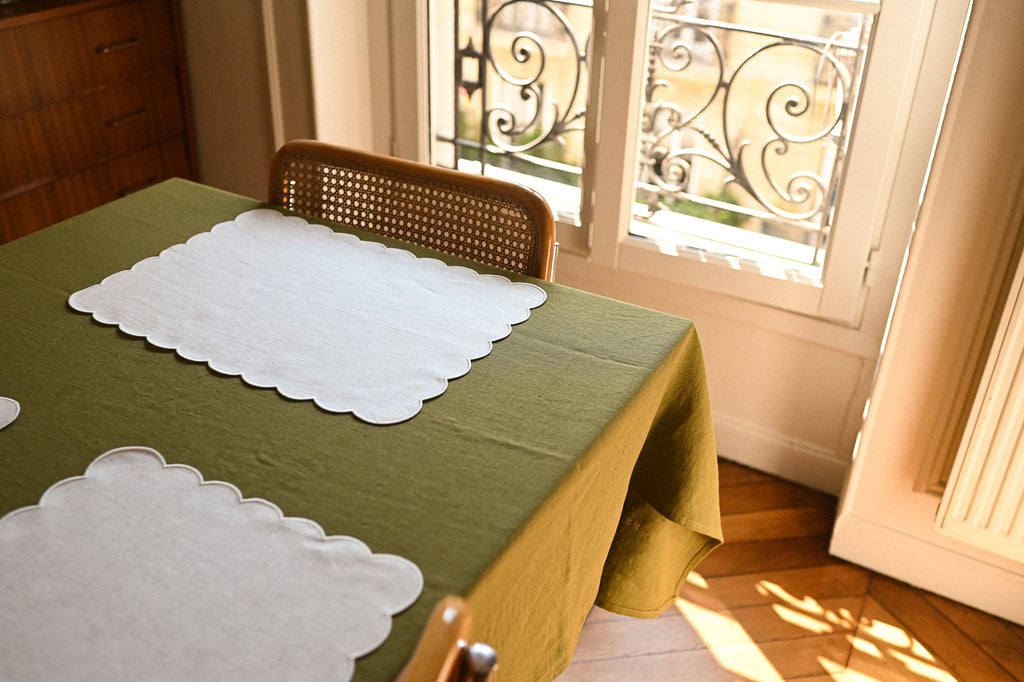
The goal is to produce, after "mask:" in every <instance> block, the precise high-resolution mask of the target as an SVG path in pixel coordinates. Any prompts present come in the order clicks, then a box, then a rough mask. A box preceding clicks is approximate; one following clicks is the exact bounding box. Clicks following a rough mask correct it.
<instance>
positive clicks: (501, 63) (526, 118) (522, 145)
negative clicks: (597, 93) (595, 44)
mask: <svg viewBox="0 0 1024 682" xmlns="http://www.w3.org/2000/svg"><path fill="white" fill-rule="evenodd" d="M591 6H592V3H591V2H589V1H581V0H568V1H565V0H562V1H559V2H555V1H553V0H505V1H504V2H501V3H500V4H498V5H497V6H496V7H495V8H494V9H493V10H492V9H491V7H490V3H489V2H487V0H480V18H479V20H480V26H481V28H482V32H481V43H482V44H481V47H480V48H479V49H477V48H476V47H475V45H474V43H473V40H472V38H471V37H470V38H469V39H467V41H466V43H465V45H464V46H463V47H461V48H459V49H458V50H457V56H456V71H455V82H456V87H457V88H459V89H461V91H462V92H463V93H465V99H464V101H463V104H465V102H468V101H469V100H470V99H471V98H472V97H473V96H474V95H475V94H476V93H477V92H478V91H479V95H480V97H479V101H478V108H477V109H476V111H477V113H476V114H471V115H472V116H473V118H477V117H478V118H477V120H479V121H480V129H479V137H478V139H476V140H473V139H465V138H463V139H456V140H454V143H455V144H456V146H457V147H460V146H461V147H468V148H470V149H474V150H476V152H477V156H478V158H479V161H480V163H481V167H483V166H484V165H485V164H487V163H488V162H489V161H488V159H491V161H490V162H492V163H493V162H495V159H499V158H500V157H515V158H518V159H521V160H527V161H531V160H533V159H532V156H531V153H536V152H537V151H538V150H539V149H540V148H541V147H542V146H543V145H546V144H550V143H554V144H556V145H558V146H559V147H562V146H564V144H565V135H566V134H568V133H573V132H582V131H583V128H584V116H585V99H586V94H585V92H583V88H584V87H585V77H586V72H587V67H588V42H589V37H588V38H587V39H581V38H580V36H579V35H578V31H577V29H576V28H575V27H574V25H573V23H572V21H571V20H570V18H569V17H568V16H567V14H566V12H565V11H564V9H563V8H567V7H582V8H588V9H589V8H590V7H591ZM456 7H457V5H456ZM457 11H458V10H457ZM524 15H526V16H528V18H529V20H528V21H523V19H522V17H523V16H524ZM523 26H529V27H530V28H529V29H527V28H523ZM456 40H459V37H458V36H456ZM559 44H560V47H561V48H562V49H561V50H560V53H561V54H563V55H565V54H566V53H567V54H568V57H564V56H563V57H562V58H560V59H559V60H558V63H557V66H555V60H554V59H552V58H551V55H552V52H553V49H552V46H553V45H559ZM465 58H469V59H471V60H473V61H475V62H476V67H477V68H476V70H475V72H474V73H471V74H468V73H466V69H465V68H464V67H463V64H462V62H463V60H464V59H465ZM457 115H460V116H463V117H465V116H466V113H465V112H462V111H459V112H457ZM464 127H465V126H460V129H461V128H464ZM456 156H457V158H461V157H463V156H469V155H468V154H463V153H461V152H460V151H459V150H458V149H457V150H456ZM547 156H557V155H551V154H548V155H547ZM533 161H534V162H536V161H535V160H533Z"/></svg>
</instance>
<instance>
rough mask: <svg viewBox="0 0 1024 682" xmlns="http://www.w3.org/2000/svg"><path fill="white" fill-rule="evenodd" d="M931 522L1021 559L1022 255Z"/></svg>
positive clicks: (1023, 438) (1023, 432)
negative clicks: (961, 440)
mask: <svg viewBox="0 0 1024 682" xmlns="http://www.w3.org/2000/svg"><path fill="white" fill-rule="evenodd" d="M936 528H937V529H938V530H939V531H941V532H943V533H946V534H947V535H950V536H953V537H955V538H957V539H958V540H961V541H963V542H967V543H969V544H971V545H974V546H977V547H982V548H985V549H988V550H990V551H993V552H996V553H998V554H1001V555H1003V556H1005V557H1009V558H1012V559H1015V560H1017V561H1024V261H1022V263H1021V264H1019V265H1018V267H1017V273H1016V276H1015V277H1014V282H1013V285H1012V288H1011V290H1010V293H1009V295H1008V297H1007V303H1006V308H1005V311H1004V313H1003V318H1002V320H1001V321H1000V324H999V328H998V329H997V331H996V338H995V342H994V344H993V348H992V355H991V356H990V357H989V360H988V364H987V366H986V368H985V373H984V374H983V376H982V381H981V385H980V387H979V389H978V395H977V397H976V398H975V404H974V407H973V409H972V411H971V415H970V417H969V419H968V423H967V429H966V430H965V433H964V439H963V443H962V445H961V447H960V451H959V452H958V453H957V458H956V461H955V462H954V464H953V469H952V472H951V474H950V479H949V483H948V484H947V486H946V490H945V493H944V495H943V497H942V503H941V505H940V506H939V513H938V517H937V520H936Z"/></svg>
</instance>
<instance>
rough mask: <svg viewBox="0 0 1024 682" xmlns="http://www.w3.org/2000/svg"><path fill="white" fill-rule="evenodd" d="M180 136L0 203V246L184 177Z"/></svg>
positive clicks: (185, 163) (186, 165)
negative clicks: (97, 207)
mask: <svg viewBox="0 0 1024 682" xmlns="http://www.w3.org/2000/svg"><path fill="white" fill-rule="evenodd" d="M188 175H189V161H188V154H187V153H186V146H185V143H184V140H183V139H182V138H177V139H173V140H168V141H167V142H164V143H162V144H159V145H155V146H151V147H146V148H145V149H142V150H140V151H137V152H135V153H133V154H129V155H126V156H122V157H118V158H116V159H113V160H111V161H108V162H107V163H104V164H101V165H99V166H94V167H93V168H90V169H88V170H86V171H83V172H81V173H77V174H75V175H71V176H67V177H63V178H60V179H59V180H56V181H54V182H52V183H49V184H47V185H43V186H41V187H36V188H34V189H31V190H28V191H26V192H23V193H21V194H18V195H15V196H13V197H11V198H9V199H6V200H3V201H0V243H2V242H7V241H11V240H12V239H16V238H18V237H20V236H23V235H26V234H29V233H30V232H35V231H36V230H39V229H42V228H44V227H47V226H49V225H52V224H54V223H56V222H59V221H61V220H64V219H66V218H70V217H71V216H74V215H78V214H79V213H83V212H85V211H88V210H89V209H91V208H95V207H96V206H99V205H100V204H105V203H107V202H110V201H114V200H115V199H120V198H121V197H124V196H127V195H128V194H131V193H132V192H135V191H138V190H140V189H143V188H144V187H148V186H150V185H152V184H155V183H157V182H159V181H160V180H164V179H166V178H171V177H188Z"/></svg>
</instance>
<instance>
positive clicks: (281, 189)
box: [270, 143, 553, 277]
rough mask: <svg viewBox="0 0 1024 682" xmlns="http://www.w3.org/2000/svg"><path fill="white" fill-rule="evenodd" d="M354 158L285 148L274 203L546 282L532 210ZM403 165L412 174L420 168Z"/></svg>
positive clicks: (516, 201) (515, 200)
mask: <svg viewBox="0 0 1024 682" xmlns="http://www.w3.org/2000/svg"><path fill="white" fill-rule="evenodd" d="M290 144H291V143H290ZM285 147H286V148H287V147H288V145H286V146H285ZM356 156H357V158H351V157H350V156H345V157H343V158H338V157H337V156H335V155H332V154H329V153H323V154H321V153H317V152H316V151H311V150H310V149H308V148H304V147H303V146H302V145H299V148H298V149H296V150H294V151H293V153H287V149H282V152H279V153H278V156H277V158H276V160H275V168H274V169H273V171H272V174H273V177H272V178H271V197H270V200H271V203H274V204H276V205H279V206H282V207H283V208H288V209H291V210H294V211H298V212H300V213H305V214H308V215H312V216H316V217H320V218H324V219H327V220H333V221H335V222H339V223H341V224H343V225H348V226H351V227H356V228H359V229H362V230H367V231H370V232H375V233H377V234H382V235H385V236H388V237H393V238H395V239H399V240H402V241H405V242H409V243H413V244H419V245H421V246H425V247H428V248H431V249H435V250H437V251H442V252H445V253H448V254H452V255H455V256H461V257H464V258H468V259H471V260H474V261H477V262H480V263H485V264H489V265H493V266H496V267H499V268H502V269H505V270H509V271H512V272H518V273H523V274H527V275H533V276H535V277H548V276H549V272H547V270H549V268H548V267H547V264H546V260H545V253H544V252H545V250H546V249H548V248H551V247H550V246H549V245H547V244H545V243H541V242H542V241H545V238H544V235H543V229H541V228H539V227H538V221H539V220H541V221H543V220H544V217H543V216H541V217H538V216H537V215H536V206H530V205H528V204H527V203H526V202H524V201H523V200H522V199H520V198H519V197H517V196H509V195H503V194H502V193H500V192H497V191H492V190H491V188H484V189H481V188H478V187H473V186H469V185H466V184H458V183H456V182H452V181H449V179H448V178H444V179H440V180H439V179H436V178H433V177H427V176H425V175H422V174H418V173H412V172H406V169H400V170H399V169H394V168H389V167H378V166H375V165H372V164H370V163H361V162H360V159H359V158H358V157H359V156H367V155H365V154H362V153H360V154H357V155H356ZM370 158H371V160H372V157H370ZM385 158H386V157H385ZM385 163H388V162H385ZM402 163H405V164H406V165H411V166H412V168H413V170H419V167H420V166H423V165H422V164H416V165H412V164H408V163H406V162H402ZM426 168H429V169H430V170H429V171H426V172H429V173H432V174H433V173H437V172H438V169H434V168H433V167H426ZM444 173H449V174H450V171H447V172H444ZM458 175H460V176H461V175H464V174H458ZM470 177H473V176H470ZM471 182H472V180H471ZM517 189H520V190H521V188H517ZM547 219H548V220H551V218H550V214H549V215H548V216H547ZM551 241H552V242H553V238H552V240H551ZM549 262H550V261H549V260H548V261H547V263H549Z"/></svg>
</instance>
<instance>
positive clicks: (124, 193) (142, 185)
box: [117, 177, 159, 197]
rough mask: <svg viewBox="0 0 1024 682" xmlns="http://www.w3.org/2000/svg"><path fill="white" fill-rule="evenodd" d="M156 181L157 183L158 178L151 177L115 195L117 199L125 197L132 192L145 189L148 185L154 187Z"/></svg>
mask: <svg viewBox="0 0 1024 682" xmlns="http://www.w3.org/2000/svg"><path fill="white" fill-rule="evenodd" d="M158 181H159V180H158V178H156V177H152V178H150V179H149V180H146V181H144V182H140V183H139V184H137V185H133V186H132V187H129V188H128V189H123V190H121V191H120V192H118V193H117V196H119V197H126V196H128V195H129V194H132V193H133V192H138V191H139V190H140V189H146V188H147V187H149V186H150V185H155V184H156V183H157V182H158Z"/></svg>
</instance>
